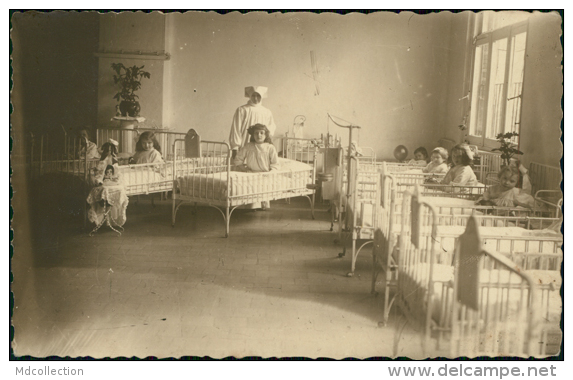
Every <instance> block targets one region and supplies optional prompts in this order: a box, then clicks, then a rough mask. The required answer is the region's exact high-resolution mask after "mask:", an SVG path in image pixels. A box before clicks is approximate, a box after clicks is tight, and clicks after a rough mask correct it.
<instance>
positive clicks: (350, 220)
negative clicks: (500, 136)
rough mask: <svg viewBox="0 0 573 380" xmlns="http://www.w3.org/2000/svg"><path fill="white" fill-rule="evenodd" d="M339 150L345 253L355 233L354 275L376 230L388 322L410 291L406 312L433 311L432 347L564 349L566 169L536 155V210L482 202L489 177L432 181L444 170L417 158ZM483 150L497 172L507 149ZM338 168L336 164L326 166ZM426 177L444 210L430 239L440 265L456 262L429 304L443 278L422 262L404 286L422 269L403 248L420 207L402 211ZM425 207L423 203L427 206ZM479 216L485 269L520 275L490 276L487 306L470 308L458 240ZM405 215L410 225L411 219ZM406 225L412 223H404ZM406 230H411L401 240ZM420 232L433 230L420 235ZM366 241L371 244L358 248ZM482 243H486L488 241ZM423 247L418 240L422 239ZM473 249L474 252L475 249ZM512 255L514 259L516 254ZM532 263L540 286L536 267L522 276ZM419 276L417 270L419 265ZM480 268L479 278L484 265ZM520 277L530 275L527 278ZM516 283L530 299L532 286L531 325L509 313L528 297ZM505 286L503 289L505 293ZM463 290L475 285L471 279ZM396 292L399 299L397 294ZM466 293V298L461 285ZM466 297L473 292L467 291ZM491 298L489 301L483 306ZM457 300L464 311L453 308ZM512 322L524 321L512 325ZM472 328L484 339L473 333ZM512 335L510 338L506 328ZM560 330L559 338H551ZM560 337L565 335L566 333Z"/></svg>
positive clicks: (427, 315)
mask: <svg viewBox="0 0 573 380" xmlns="http://www.w3.org/2000/svg"><path fill="white" fill-rule="evenodd" d="M326 154H328V152H327V153H326ZM335 156H336V157H337V159H336V160H334V161H333V162H334V163H335V166H336V165H337V168H336V170H335V171H334V176H333V178H334V182H335V183H334V184H333V185H334V187H335V189H336V190H335V193H336V196H334V197H333V198H331V199H330V200H331V204H332V205H333V206H332V209H333V210H336V212H334V213H333V215H334V216H333V221H334V220H335V219H338V221H339V223H338V226H339V228H338V235H339V238H338V239H337V240H339V241H341V242H343V247H344V248H343V249H344V251H343V252H342V253H341V254H340V256H344V254H345V251H346V242H347V241H348V240H351V244H352V258H351V268H350V269H351V270H350V272H349V273H348V276H352V275H353V272H354V269H355V262H356V258H357V256H358V254H359V252H360V251H361V250H362V248H363V247H364V246H366V245H368V244H371V243H372V239H375V241H376V243H375V245H374V250H373V256H374V261H373V262H374V271H373V279H372V291H373V292H375V290H376V284H377V278H378V273H380V272H383V274H384V278H383V281H382V282H383V284H384V292H385V297H384V310H383V321H382V322H381V324H382V325H385V324H386V322H387V320H388V315H389V311H390V308H391V306H392V302H393V300H394V299H396V298H397V299H399V300H400V302H399V304H400V305H401V309H402V311H404V312H405V313H409V312H408V310H409V309H410V308H412V307H413V308H414V309H415V310H414V312H413V313H411V314H412V315H418V316H419V315H423V316H424V318H423V320H424V326H425V328H424V334H423V337H424V345H425V347H428V346H429V344H430V343H429V342H430V341H432V340H434V339H435V342H436V345H437V348H441V349H443V348H444V346H447V347H449V353H448V354H450V355H480V354H487V355H495V356H497V355H505V354H515V355H522V356H523V355H525V356H527V355H528V354H531V355H535V356H544V355H546V354H547V352H548V351H547V349H548V347H549V352H550V353H551V352H555V347H556V345H558V344H559V343H558V341H559V339H560V337H561V334H560V331H559V324H558V322H556V321H558V320H559V319H560V315H561V303H560V302H561V300H560V296H559V287H560V285H559V284H560V272H559V271H560V267H561V261H562V251H561V245H562V242H563V237H562V235H561V234H560V233H559V232H557V231H559V228H560V225H561V219H560V216H561V215H562V214H561V205H562V193H561V191H560V189H559V188H560V181H561V171H560V169H559V168H556V167H550V166H546V165H541V164H538V163H531V165H530V171H529V174H530V178H531V182H532V185H533V190H534V194H535V199H536V205H537V206H536V208H535V209H532V210H529V209H523V208H501V207H494V206H476V205H475V201H476V200H477V199H478V198H479V197H481V196H482V195H483V193H484V191H485V189H486V185H485V184H482V183H480V184H479V185H478V186H451V185H437V184H428V183H427V182H428V181H427V180H428V178H430V177H437V178H434V179H437V180H439V179H440V177H441V176H440V175H431V174H423V173H421V170H419V169H420V168H415V167H413V166H412V165H408V164H403V163H393V162H378V161H376V159H375V157H373V155H372V156H361V155H356V154H350V155H349V154H348V152H347V151H346V152H344V150H343V149H341V148H339V152H337V155H335ZM480 156H481V158H480V166H479V167H478V168H477V170H478V173H477V174H478V175H479V178H486V177H488V173H492V172H495V171H497V170H499V166H500V163H501V159H500V158H499V156H498V155H495V154H493V153H488V152H481V153H480ZM331 161H332V160H331ZM330 169H331V168H329V165H328V164H327V165H326V169H325V170H330ZM416 169H418V170H416ZM486 182H487V181H486ZM491 183H495V182H491ZM416 186H418V187H419V190H418V191H419V195H418V196H419V197H420V196H422V197H424V199H426V200H429V203H430V204H432V207H433V210H434V211H435V219H433V220H432V227H428V228H426V232H425V234H426V235H425V238H426V239H430V240H428V242H429V241H434V242H436V241H437V242H439V243H438V246H439V247H440V250H441V251H440V253H441V255H440V256H439V260H440V265H443V264H444V263H447V264H448V265H447V267H448V268H449V269H446V271H447V270H449V275H450V277H451V278H450V279H449V280H448V281H447V282H444V281H441V282H439V281H438V283H441V284H442V286H446V287H447V286H449V287H450V288H449V289H450V290H449V291H446V290H444V289H446V288H445V287H444V288H443V289H442V293H443V294H445V295H446V296H447V297H446V298H444V302H434V301H432V302H431V304H432V305H431V306H428V305H429V303H428V302H429V301H428V299H425V298H424V297H426V296H427V295H429V294H431V295H433V294H434V291H432V292H429V291H428V289H434V287H436V286H438V285H436V284H434V282H435V281H432V283H431V284H429V283H428V282H427V279H428V278H430V277H431V275H430V273H432V272H431V271H430V272H428V271H429V270H430V269H429V266H427V267H426V271H425V272H424V271H422V272H420V269H421V267H422V266H421V265H418V267H417V269H416V270H415V271H414V272H413V273H416V275H415V276H413V279H414V280H413V281H414V282H413V284H415V285H414V286H410V287H408V286H407V285H406V284H407V283H408V281H404V282H402V283H401V285H399V277H400V276H399V273H400V269H402V270H403V271H404V272H408V270H409V269H412V268H413V266H412V265H407V264H405V262H401V261H400V257H402V256H401V255H400V252H401V250H402V251H408V247H402V244H407V243H405V242H407V241H408V239H407V238H406V236H405V235H403V234H410V232H409V229H408V228H407V226H408V223H409V218H410V213H411V210H409V209H408V210H407V212H406V214H403V213H402V208H403V205H402V200H403V198H404V194H407V193H411V192H412V191H413V189H414V188H415V187H416ZM418 209H422V208H421V207H418ZM402 215H404V217H402ZM472 215H473V217H472ZM470 217H472V218H473V219H472V220H473V224H474V227H475V228H474V227H472V228H473V229H475V230H476V231H470V232H468V234H469V235H470V236H475V235H479V232H477V230H478V229H481V235H482V237H481V238H479V239H478V240H477V241H478V242H479V244H477V243H476V244H474V245H473V246H472V250H477V252H480V253H479V255H481V256H480V260H481V261H482V262H483V263H482V264H481V267H480V268H482V269H483V271H486V270H490V269H491V270H493V269H495V270H497V271H500V270H502V269H503V271H502V272H503V274H502V276H506V277H508V278H510V280H509V281H510V282H509V283H506V282H505V280H504V281H501V280H500V277H498V278H497V279H496V280H495V281H497V282H496V283H495V284H494V283H492V282H491V281H490V282H489V283H488V282H487V281H485V280H483V279H482V281H481V282H480V283H479V284H478V286H477V287H478V289H479V291H476V292H478V293H479V294H480V297H482V298H481V300H482V301H483V302H482V304H480V305H481V306H480V307H482V309H479V307H478V306H476V305H477V304H475V302H474V305H472V307H473V308H469V309H468V306H467V305H466V304H463V303H452V300H453V299H457V298H452V297H453V293H452V292H453V289H454V288H453V287H452V286H453V285H452V284H454V277H453V273H454V268H456V266H455V265H454V264H455V263H456V261H455V257H459V256H460V255H463V254H462V253H460V254H458V255H457V256H456V255H455V254H454V247H457V246H458V243H456V242H457V241H458V240H459V238H460V236H462V233H463V232H464V229H465V226H466V225H467V224H468V221H469V220H470ZM402 223H404V224H403V225H402ZM402 226H406V227H405V228H403V227H402ZM549 228H551V229H549ZM331 230H332V228H331ZM555 230H557V231H555ZM428 231H434V232H436V233H437V235H434V236H432V235H431V233H428ZM524 235H525V236H524ZM400 236H404V237H403V238H402V239H400ZM408 236H411V235H408ZM418 240H424V239H422V238H420V237H418ZM466 240H467V239H466ZM474 240H475V239H474ZM358 243H362V244H361V245H360V247H359V248H358V249H357V244H358ZM447 245H449V249H444V246H447ZM482 245H484V246H485V248H486V249H482V248H481V247H482ZM427 247H430V244H427ZM474 248H475V249H474ZM416 249H418V248H417V247H416ZM423 251H424V252H427V251H428V249H427V248H424V249H423ZM466 251H467V252H470V251H469V250H466ZM482 251H483V252H482ZM442 252H446V253H447V254H446V253H442ZM472 252H473V251H472ZM448 255H449V257H448ZM446 257H448V258H446ZM508 257H509V258H510V259H511V260H508ZM431 262H432V260H429V259H428V256H427V255H426V256H425V257H424V258H423V259H418V262H416V260H414V263H417V264H429V263H431ZM488 268H489V269H488ZM492 268H493V269H492ZM441 269H443V268H441ZM456 270H457V269H456ZM524 271H528V273H535V275H536V276H539V278H535V280H536V281H535V286H534V287H533V288H534V289H533V288H532V283H531V278H530V277H528V275H527V274H525V275H524V276H522V277H520V274H522V273H524ZM462 272H463V271H462ZM495 273H497V272H495ZM510 273H511V274H510ZM419 276H421V278H419ZM410 277H412V275H411V274H410ZM473 277H474V278H475V277H476V274H474V276H473ZM482 277H483V276H482ZM405 278H408V277H407V276H406V277H405ZM518 278H520V279H519V280H518ZM424 279H425V280H424ZM458 279H459V278H458ZM424 281H426V282H424ZM495 281H494V282H495ZM513 282H519V283H520V287H522V288H523V290H522V292H521V293H520V294H521V296H522V297H521V298H523V297H525V295H526V294H527V297H526V298H527V300H528V302H526V303H523V305H525V306H527V307H525V306H523V305H522V306H523V307H522V308H521V309H519V313H520V315H521V316H524V315H526V316H527V318H526V319H527V321H528V322H527V323H529V325H527V326H528V327H524V326H526V325H524V324H523V323H521V322H520V323H518V324H514V323H513V322H514V321H513V320H512V319H511V318H508V317H507V316H508V312H509V311H508V310H509V309H508V307H509V305H510V304H511V302H513V301H514V300H515V299H520V298H519V297H517V296H516V293H515V291H514V290H513V289H515V286H516V285H515V284H513ZM458 283H460V282H458ZM411 284H412V282H411V281H410V285H411ZM444 284H449V285H444ZM474 288H475V286H474ZM416 289H418V290H416ZM492 289H494V290H492ZM495 289H497V290H499V291H498V292H497V290H495ZM420 292H421V294H423V295H424V297H422V299H417V300H416V301H414V302H413V301H412V300H411V299H408V298H407V297H406V298H404V294H408V293H412V294H420ZM448 292H449V293H448ZM459 292H460V294H462V293H463V294H465V292H462V290H461V288H460V289H459ZM496 292H497V293H496ZM490 293H491V295H490ZM493 294H495V296H496V297H500V302H501V301H503V302H504V303H505V304H503V302H501V303H500V302H498V303H497V304H496V305H497V306H495V305H494V306H495V308H492V307H491V305H490V304H491V302H493V301H492V300H493V298H494V296H493ZM510 294H511V296H510ZM391 295H393V296H394V298H391ZM456 297H458V296H457V294H456ZM461 298H462V299H463V297H461ZM440 300H441V298H440ZM484 300H485V301H484ZM422 301H423V302H422ZM456 302H458V301H456ZM476 302H477V301H476ZM424 305H425V306H426V307H425V308H424ZM534 305H535V306H534ZM484 307H485V309H483V308H484ZM454 308H455V309H456V311H453V310H454ZM496 308H497V309H496ZM442 309H443V310H442ZM457 309H461V311H459V312H458V311H457ZM494 309H495V312H494ZM534 309H535V310H534ZM436 310H442V312H441V313H438V312H436ZM534 311H539V313H538V315H537V316H534V315H533V314H535V313H534ZM452 313H454V314H452ZM480 313H481V314H480ZM488 313H490V314H491V313H493V314H491V315H490V314H488ZM458 314H459V315H462V314H463V315H464V318H466V319H463V320H462V321H461V322H460V321H458V320H456V321H457V322H456V323H454V321H453V320H452V315H456V316H457V315H458ZM530 314H531V315H530ZM467 318H469V319H467ZM472 318H473V319H472ZM520 318H521V317H520ZM413 319H414V320H415V319H417V318H413ZM484 321H485V322H484ZM520 321H521V320H520ZM542 321H545V322H548V321H550V322H549V323H545V322H542ZM460 326H461V327H460ZM480 326H481V327H480ZM486 326H493V327H491V328H492V330H491V331H489V330H487V328H486ZM502 326H503V327H502ZM478 327H479V328H478ZM510 327H511V328H510ZM532 327H535V329H532ZM512 328H516V329H518V330H512ZM484 331H485V332H486V333H487V332H489V333H490V334H489V336H490V337H491V336H493V335H495V334H498V333H499V334H501V335H500V337H499V338H500V339H493V340H492V339H490V340H489V341H487V342H486V341H484V340H483V339H481V338H479V337H480V334H482V335H483V333H484ZM551 331H554V332H555V331H557V334H553V335H551ZM518 332H519V333H518ZM529 332H531V334H529ZM436 334H437V335H436ZM468 334H469V335H471V337H472V338H473V339H474V341H472V340H468V339H467V335H468ZM539 334H541V335H539ZM502 335H503V337H501V336H502ZM514 335H515V336H518V337H519V338H518V339H513V340H510V339H509V336H514ZM552 336H553V339H554V341H553V342H551V337H552ZM555 337H557V338H556V340H555ZM482 338H483V336H482ZM480 339H481V340H480ZM444 342H448V344H444ZM468 342H473V345H471V344H469V345H468V344H467V343H468ZM539 342H542V343H539ZM462 343H464V344H462ZM440 346H441V347H440ZM440 352H443V351H440Z"/></svg>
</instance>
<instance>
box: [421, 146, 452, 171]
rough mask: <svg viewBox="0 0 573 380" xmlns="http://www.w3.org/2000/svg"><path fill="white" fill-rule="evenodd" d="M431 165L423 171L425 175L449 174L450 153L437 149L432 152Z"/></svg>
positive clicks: (443, 149)
mask: <svg viewBox="0 0 573 380" xmlns="http://www.w3.org/2000/svg"><path fill="white" fill-rule="evenodd" d="M430 160H431V161H430V163H429V164H428V165H427V166H426V167H425V168H424V169H422V172H423V173H447V172H448V164H447V163H446V161H447V160H448V151H447V150H446V149H445V148H442V147H437V148H435V149H434V150H433V151H432V155H431V156H430Z"/></svg>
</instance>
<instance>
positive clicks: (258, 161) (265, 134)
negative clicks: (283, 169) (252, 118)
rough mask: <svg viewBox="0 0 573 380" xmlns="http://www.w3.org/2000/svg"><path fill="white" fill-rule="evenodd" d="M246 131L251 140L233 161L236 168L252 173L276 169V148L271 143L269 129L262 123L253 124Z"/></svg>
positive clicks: (277, 164)
mask: <svg viewBox="0 0 573 380" xmlns="http://www.w3.org/2000/svg"><path fill="white" fill-rule="evenodd" d="M247 132H248V133H249V134H250V135H251V140H250V142H248V143H246V144H245V145H244V146H243V147H242V148H241V149H240V150H239V153H238V154H237V156H236V157H235V159H234V161H233V164H234V165H236V166H237V169H238V170H239V171H246V172H252V173H259V172H269V171H273V170H278V169H279V167H280V166H279V163H278V153H277V148H275V146H274V145H273V144H272V141H271V137H270V131H269V129H268V128H267V127H266V126H265V125H263V124H255V125H253V126H252V127H250V128H249V129H248V130H247Z"/></svg>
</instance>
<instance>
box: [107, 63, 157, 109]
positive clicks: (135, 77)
mask: <svg viewBox="0 0 573 380" xmlns="http://www.w3.org/2000/svg"><path fill="white" fill-rule="evenodd" d="M144 67H145V66H135V65H134V66H131V67H125V66H124V65H123V63H112V64H111V68H112V69H113V71H115V74H114V76H113V81H114V83H115V84H117V85H119V88H120V90H119V91H118V92H117V93H116V94H115V96H114V97H113V98H114V99H116V100H117V101H118V102H119V111H120V113H121V116H131V117H136V116H139V111H140V110H141V106H140V105H139V102H138V101H137V100H136V99H138V98H139V96H137V95H135V91H137V90H139V89H140V88H141V79H143V78H148V79H149V78H150V77H151V74H150V73H149V72H147V71H143V68H144Z"/></svg>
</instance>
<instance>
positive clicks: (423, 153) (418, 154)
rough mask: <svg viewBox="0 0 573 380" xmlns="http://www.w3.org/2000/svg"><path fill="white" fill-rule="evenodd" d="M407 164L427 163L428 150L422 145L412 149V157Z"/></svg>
mask: <svg viewBox="0 0 573 380" xmlns="http://www.w3.org/2000/svg"><path fill="white" fill-rule="evenodd" d="M408 164H409V165H424V166H426V165H427V164H428V151H427V150H426V148H424V147H423V146H421V147H419V148H417V149H416V150H415V151H414V159H412V160H410V161H408Z"/></svg>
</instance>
